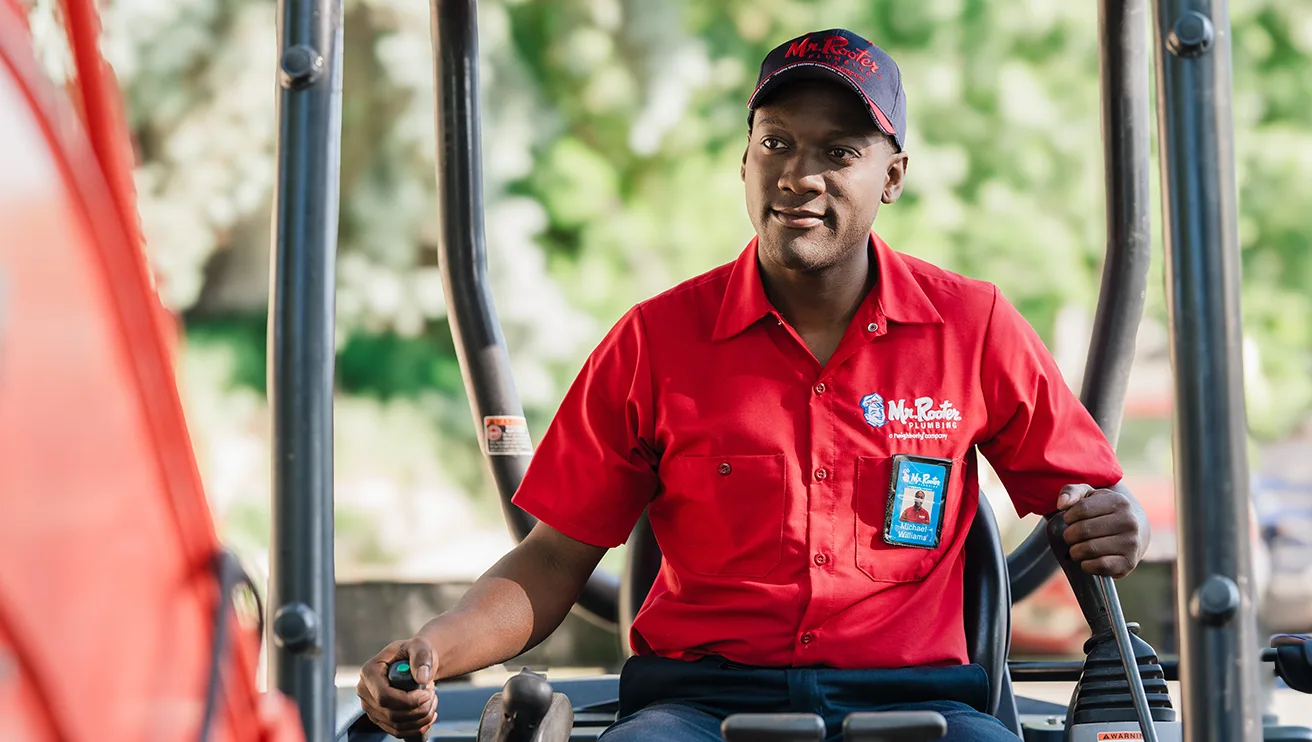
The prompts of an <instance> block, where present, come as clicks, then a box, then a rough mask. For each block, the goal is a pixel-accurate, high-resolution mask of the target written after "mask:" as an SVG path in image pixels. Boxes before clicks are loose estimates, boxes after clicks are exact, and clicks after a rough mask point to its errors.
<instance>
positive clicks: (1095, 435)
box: [515, 236, 1121, 668]
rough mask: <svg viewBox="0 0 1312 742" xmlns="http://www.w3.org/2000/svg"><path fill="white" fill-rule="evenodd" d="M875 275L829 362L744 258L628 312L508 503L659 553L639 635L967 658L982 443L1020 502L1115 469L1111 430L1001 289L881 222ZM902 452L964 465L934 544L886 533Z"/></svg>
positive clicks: (753, 258)
mask: <svg viewBox="0 0 1312 742" xmlns="http://www.w3.org/2000/svg"><path fill="white" fill-rule="evenodd" d="M871 245H872V252H873V256H872V257H873V260H874V261H875V263H876V264H877V266H878V271H879V273H878V281H877V283H876V287H875V288H874V289H873V290H871V292H870V293H869V295H868V296H867V297H866V298H865V300H864V301H863V303H862V304H861V305H860V307H859V308H858V310H857V312H856V315H855V317H854V318H853V319H852V322H851V325H850V326H849V327H848V328H847V332H846V334H845V335H844V336H843V339H842V341H841V343H840V344H839V346H838V349H837V351H836V352H835V353H834V355H833V357H832V358H831V359H830V360H829V362H828V363H827V364H825V365H824V366H821V364H820V363H819V362H817V361H816V359H815V357H814V356H813V355H812V354H811V352H810V351H809V350H808V348H807V347H806V345H805V343H804V342H803V341H802V339H801V338H800V336H799V335H798V334H797V333H796V332H795V331H794V330H793V329H792V327H790V326H789V325H788V323H787V322H786V321H784V319H783V318H782V316H781V315H780V314H779V313H778V312H777V311H776V310H775V309H774V307H773V306H771V304H770V302H769V300H767V298H766V296H765V292H764V288H763V286H762V283H761V278H760V273H759V268H758V265H757V254H756V241H755V240H753V241H752V242H751V243H750V244H749V245H748V246H747V248H746V249H745V250H744V251H743V252H742V254H741V256H740V257H739V258H738V260H737V261H735V262H733V263H730V264H727V265H724V266H721V267H719V268H716V269H714V270H712V271H710V272H709V273H706V274H703V275H701V276H699V277H697V278H694V279H692V280H689V281H686V282H684V283H682V284H680V285H679V286H676V287H675V288H673V289H671V290H669V291H667V292H665V293H663V294H660V295H659V296H656V297H654V298H652V299H650V300H648V301H645V302H643V303H641V304H639V305H637V306H636V307H634V308H633V309H631V310H630V311H629V312H628V313H627V314H625V316H624V317H623V318H622V319H620V321H619V322H618V323H617V324H616V325H615V327H614V328H613V329H612V330H611V331H610V333H609V334H608V335H607V336H606V338H605V339H604V340H603V341H602V342H601V344H600V345H599V347H598V348H597V349H596V350H595V351H594V352H593V353H592V355H591V356H590V357H589V359H588V360H587V362H586V364H585V365H584V367H583V369H582V371H581V372H580V374H579V376H578V378H577V379H576V381H575V382H574V384H573V385H572V386H571V388H570V389H569V391H568V393H567V394H566V396H565V398H564V401H563V402H562V404H561V406H560V408H559V411H558V412H557V414H556V417H555V419H554V420H553V422H552V424H551V426H550V427H549V428H548V430H547V432H546V434H545V435H544V437H543V439H542V441H541V444H540V446H539V448H538V450H537V452H536V453H535V455H534V458H533V460H532V463H531V464H530V466H529V469H528V472H527V474H526V476H525V478H524V481H523V484H522V485H521V486H520V488H519V491H518V493H517V494H516V496H515V502H516V503H517V504H518V505H519V506H520V507H522V508H524V509H525V510H527V511H528V512H530V513H532V514H533V515H535V516H537V517H538V518H539V519H540V520H542V521H544V522H546V523H547V524H549V525H551V526H552V527H554V528H556V529H557V530H559V531H561V532H562V533H564V534H565V535H567V536H570V537H572V538H574V539H576V540H579V541H582V542H585V543H588V544H593V545H596V546H605V547H615V546H618V545H619V544H621V543H623V542H624V541H625V539H626V538H627V537H628V535H629V533H630V532H631V531H632V529H633V526H634V524H635V523H636V521H637V519H638V518H639V516H640V515H641V514H642V511H643V509H644V508H647V509H648V511H649V515H650V519H651V525H652V529H653V531H654V533H655V535H656V539H657V542H658V543H659V544H660V547H661V550H662V552H663V553H664V557H665V559H664V563H663V564H662V566H661V570H660V574H659V576H658V578H657V580H656V583H655V586H654V587H653V588H652V591H651V593H650V594H649V595H648V597H647V600H646V603H645V604H644V605H643V607H642V610H641V611H640V612H639V614H638V616H637V617H636V619H635V622H634V626H633V629H632V632H631V635H630V641H631V643H632V646H633V648H634V651H635V652H637V653H639V654H656V655H661V656H665V657H671V658H677V659H695V658H697V657H701V656H705V655H719V656H722V657H725V658H727V659H729V660H731V661H734V662H740V663H744V664H750V665H762V666H775V667H779V666H830V667H839V668H894V667H907V666H925V665H951V664H963V663H966V662H968V659H967V654H966V639H965V630H964V623H963V613H962V603H963V584H962V574H963V572H962V567H963V560H962V552H963V546H964V544H965V539H966V533H967V531H968V530H969V527H970V524H971V520H972V518H974V515H975V508H976V506H977V504H978V498H979V490H978V483H977V477H976V471H977V464H976V458H975V455H976V454H975V452H976V451H977V450H978V451H979V452H981V453H983V454H984V455H985V456H986V457H987V458H988V460H989V462H990V463H991V464H992V465H993V467H994V469H995V470H996V471H997V473H998V475H999V477H1000V478H1001V480H1002V482H1003V484H1004V485H1005V486H1006V488H1007V491H1008V493H1009V494H1010V496H1011V498H1012V500H1013V502H1014V503H1015V505H1016V508H1017V510H1018V511H1019V512H1020V513H1021V514H1022V515H1024V514H1028V513H1046V512H1051V511H1053V510H1055V509H1056V500H1057V496H1058V494H1059V493H1060V490H1061V488H1062V487H1063V486H1064V485H1067V484H1072V483H1085V484H1089V485H1092V486H1094V487H1109V486H1112V485H1114V484H1116V483H1117V482H1118V481H1119V480H1120V479H1121V469H1120V466H1119V465H1118V463H1117V461H1116V457H1115V455H1114V453H1113V451H1112V450H1111V448H1110V446H1109V445H1108V444H1107V441H1106V439H1105V438H1104V436H1103V434H1102V433H1101V431H1100V430H1099V429H1098V427H1097V426H1096V425H1095V423H1094V422H1093V420H1092V418H1091V417H1090V416H1089V414H1088V413H1087V412H1086V411H1085V409H1084V407H1083V406H1082V405H1081V404H1080V402H1079V400H1078V399H1076V398H1075V396H1074V395H1073V394H1072V393H1071V391H1070V389H1069V388H1068V387H1067V386H1066V384H1065V382H1064V381H1063V380H1062V377H1061V375H1060V372H1059V371H1058V369H1057V366H1056V364H1055V363H1054V362H1053V360H1052V357H1051V355H1049V353H1048V351H1047V349H1046V348H1045V347H1044V345H1043V343H1042V341H1041V340H1040V339H1039V337H1038V336H1037V335H1036V334H1035V332H1034V331H1033V329H1032V328H1031V327H1030V326H1029V324H1028V323H1027V322H1026V321H1025V319H1024V318H1023V317H1022V316H1021V315H1020V314H1019V313H1018V312H1017V311H1016V310H1015V308H1013V307H1012V306H1011V304H1009V303H1008V302H1007V301H1006V300H1005V299H1004V298H1003V297H1002V296H1001V295H1000V294H999V293H998V290H997V288H996V287H994V286H993V285H991V284H988V283H985V282H982V281H977V280H972V279H969V278H965V277H962V276H959V275H956V274H953V273H950V272H948V271H945V270H942V269H940V268H937V267H935V266H933V265H930V264H929V263H926V262H924V261H921V260H917V259H915V258H912V257H910V256H905V255H901V254H899V253H896V252H894V251H893V250H892V249H891V248H889V247H888V246H887V245H886V244H885V243H884V242H883V240H881V239H879V238H878V237H877V236H872V240H871ZM897 454H913V455H919V456H928V457H933V458H937V459H948V460H951V462H952V467H951V472H950V477H949V479H948V482H947V483H946V487H945V502H943V504H942V508H943V510H942V512H941V521H942V523H941V533H940V541H939V545H938V547H937V548H934V549H924V548H914V547H908V546H894V545H890V544H889V543H886V542H885V540H884V520H885V517H886V514H887V513H888V512H898V511H897V510H892V509H891V508H890V507H889V488H890V477H891V474H892V468H893V463H892V460H891V457H893V456H895V455H897Z"/></svg>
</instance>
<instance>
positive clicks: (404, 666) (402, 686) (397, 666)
mask: <svg viewBox="0 0 1312 742" xmlns="http://www.w3.org/2000/svg"><path fill="white" fill-rule="evenodd" d="M387 683H388V685H391V686H392V687H393V688H396V689H398V690H403V691H412V690H415V689H417V688H418V687H419V683H418V682H416V681H415V677H414V675H412V674H411V671H410V661H409V660H393V661H392V662H390V663H389V664H388V665H387Z"/></svg>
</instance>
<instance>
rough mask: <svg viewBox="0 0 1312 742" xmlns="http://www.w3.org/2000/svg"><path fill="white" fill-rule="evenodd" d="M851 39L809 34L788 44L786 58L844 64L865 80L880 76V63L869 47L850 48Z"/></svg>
mask: <svg viewBox="0 0 1312 742" xmlns="http://www.w3.org/2000/svg"><path fill="white" fill-rule="evenodd" d="M849 43H850V42H849V41H848V40H847V39H846V38H844V37H842V36H836V35H835V36H825V37H823V38H819V39H817V38H816V37H812V36H807V37H804V38H801V39H798V40H797V41H794V42H792V43H791V44H789V45H788V51H787V52H786V53H785V54H784V59H785V60H790V61H791V60H794V59H796V60H798V61H802V60H806V61H816V62H825V63H828V64H830V65H842V66H843V67H844V68H846V69H847V70H849V71H851V72H855V73H856V74H857V75H858V76H860V78H861V79H862V80H863V81H864V80H867V79H869V78H870V76H871V75H875V76H876V77H878V73H879V65H878V64H876V63H875V60H874V59H873V58H872V57H871V56H870V50H869V49H864V48H863V49H849V48H848V46H849Z"/></svg>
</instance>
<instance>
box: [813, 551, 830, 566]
mask: <svg viewBox="0 0 1312 742" xmlns="http://www.w3.org/2000/svg"><path fill="white" fill-rule="evenodd" d="M828 561H829V557H827V556H825V555H824V554H816V555H815V563H816V564H818V565H819V566H821V567H823V566H825V562H828Z"/></svg>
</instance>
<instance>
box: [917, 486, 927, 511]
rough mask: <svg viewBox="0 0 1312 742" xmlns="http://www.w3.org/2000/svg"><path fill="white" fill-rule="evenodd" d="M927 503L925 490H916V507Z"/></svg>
mask: <svg viewBox="0 0 1312 742" xmlns="http://www.w3.org/2000/svg"><path fill="white" fill-rule="evenodd" d="M924 504H925V491H924V490H916V507H922V506H924Z"/></svg>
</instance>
